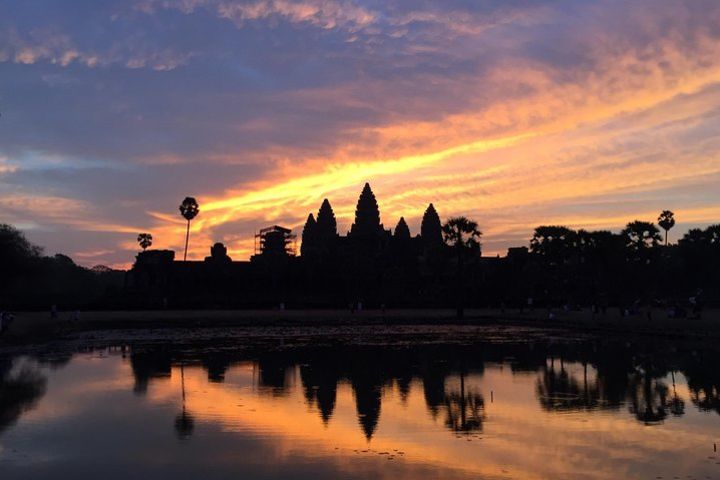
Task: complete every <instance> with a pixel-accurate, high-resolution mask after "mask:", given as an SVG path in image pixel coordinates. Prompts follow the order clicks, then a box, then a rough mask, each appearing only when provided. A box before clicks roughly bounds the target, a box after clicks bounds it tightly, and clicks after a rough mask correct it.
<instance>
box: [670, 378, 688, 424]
mask: <svg viewBox="0 0 720 480" xmlns="http://www.w3.org/2000/svg"><path fill="white" fill-rule="evenodd" d="M670 374H671V375H672V387H673V396H672V399H671V400H670V413H672V414H673V415H675V416H676V417H679V416H681V415H682V414H684V413H685V401H684V400H683V399H682V398H680V397H679V396H678V394H677V390H675V372H674V371H672V372H670Z"/></svg>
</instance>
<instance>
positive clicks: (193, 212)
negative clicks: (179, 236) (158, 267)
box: [180, 197, 200, 261]
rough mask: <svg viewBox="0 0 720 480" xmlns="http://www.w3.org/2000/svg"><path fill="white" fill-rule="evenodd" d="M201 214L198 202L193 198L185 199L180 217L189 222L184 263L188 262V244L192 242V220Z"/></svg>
mask: <svg viewBox="0 0 720 480" xmlns="http://www.w3.org/2000/svg"><path fill="white" fill-rule="evenodd" d="M198 213H200V206H199V205H198V202H197V200H195V199H194V198H193V197H185V200H183V201H182V203H181V204H180V215H182V216H183V218H184V219H185V220H187V232H186V233H185V255H184V256H183V261H185V260H187V251H188V242H189V241H190V220H192V219H193V218H195V217H197V214H198Z"/></svg>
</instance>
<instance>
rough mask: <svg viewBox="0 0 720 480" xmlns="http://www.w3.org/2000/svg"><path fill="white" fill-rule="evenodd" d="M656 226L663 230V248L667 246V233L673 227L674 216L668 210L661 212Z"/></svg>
mask: <svg viewBox="0 0 720 480" xmlns="http://www.w3.org/2000/svg"><path fill="white" fill-rule="evenodd" d="M658 225H660V228H662V229H663V230H665V246H666V247H667V244H668V231H669V230H670V229H671V228H673V227H674V226H675V214H674V213H673V212H671V211H670V210H663V211H662V212H661V213H660V216H659V217H658Z"/></svg>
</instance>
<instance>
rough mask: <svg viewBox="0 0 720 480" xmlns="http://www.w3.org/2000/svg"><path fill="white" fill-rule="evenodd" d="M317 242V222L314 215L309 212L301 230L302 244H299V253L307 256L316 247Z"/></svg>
mask: <svg viewBox="0 0 720 480" xmlns="http://www.w3.org/2000/svg"><path fill="white" fill-rule="evenodd" d="M316 242H317V223H316V222H315V217H313V214H312V213H311V214H310V215H308V218H307V221H306V222H305V227H304V228H303V232H302V244H301V245H300V255H302V256H307V255H308V254H309V253H310V252H312V250H313V249H314V248H315V247H316Z"/></svg>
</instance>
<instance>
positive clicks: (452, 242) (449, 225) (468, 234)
mask: <svg viewBox="0 0 720 480" xmlns="http://www.w3.org/2000/svg"><path fill="white" fill-rule="evenodd" d="M442 232H443V238H444V240H445V243H446V244H447V245H448V246H450V247H451V248H452V249H453V250H454V252H455V254H456V256H457V282H458V284H457V298H458V305H457V316H458V318H462V316H463V313H464V307H463V290H464V288H463V279H462V275H463V271H464V268H463V267H464V265H465V256H466V255H467V254H468V253H471V252H477V253H478V255H479V254H480V237H481V236H482V232H481V231H480V230H478V225H477V222H474V221H472V220H470V219H468V218H466V217H453V218H451V219H449V220H448V221H447V222H445V225H443V227H442Z"/></svg>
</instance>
